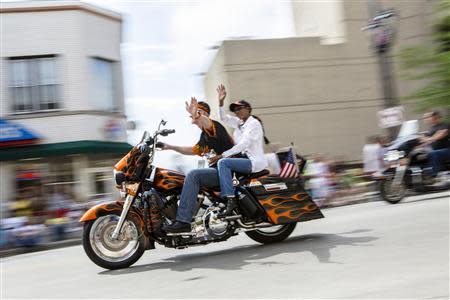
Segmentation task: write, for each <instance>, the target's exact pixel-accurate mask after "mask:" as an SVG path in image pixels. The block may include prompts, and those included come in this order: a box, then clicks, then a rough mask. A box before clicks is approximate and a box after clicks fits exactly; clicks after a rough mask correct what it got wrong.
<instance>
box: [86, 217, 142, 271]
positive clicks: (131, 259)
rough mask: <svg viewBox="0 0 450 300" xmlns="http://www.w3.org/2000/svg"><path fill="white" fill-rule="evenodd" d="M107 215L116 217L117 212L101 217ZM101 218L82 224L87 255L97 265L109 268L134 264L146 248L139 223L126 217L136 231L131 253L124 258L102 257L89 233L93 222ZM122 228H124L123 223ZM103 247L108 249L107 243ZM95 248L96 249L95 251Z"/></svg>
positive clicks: (113, 268)
mask: <svg viewBox="0 0 450 300" xmlns="http://www.w3.org/2000/svg"><path fill="white" fill-rule="evenodd" d="M107 217H116V218H118V217H119V216H118V215H117V214H112V215H107V216H103V217H101V218H107ZM101 218H98V219H95V220H92V221H88V222H86V223H85V224H84V230H83V248H84V251H85V252H86V254H87V256H88V257H89V258H90V259H91V260H92V261H93V262H94V263H95V264H96V265H98V266H99V267H102V268H105V269H109V270H116V269H123V268H128V267H129V266H131V265H132V264H134V263H135V262H136V261H137V260H138V259H139V258H141V256H142V254H144V251H145V249H146V248H147V247H146V244H147V237H146V236H145V235H144V234H143V232H142V230H141V229H140V227H139V223H138V222H137V221H136V220H135V219H134V218H132V217H127V220H126V222H130V223H128V224H134V228H135V229H136V231H137V238H136V239H135V242H136V243H137V245H135V246H134V248H133V249H132V253H131V255H129V256H128V257H126V258H124V259H120V258H118V259H116V260H114V259H105V258H102V257H101V256H100V255H99V254H98V253H97V252H98V251H100V250H98V249H97V248H96V246H93V244H92V243H94V242H93V241H92V239H91V233H92V229H93V226H94V224H96V222H99V220H101ZM108 226H112V225H109V224H108ZM123 228H125V223H124V225H123ZM94 230H95V229H94ZM122 230H123V229H122ZM91 241H92V243H91ZM110 242H111V240H110ZM94 247H95V248H94ZM103 247H104V248H105V249H106V250H108V251H109V249H107V247H108V246H107V245H106V246H105V244H103ZM95 249H97V252H96V250H95ZM111 252H113V251H111Z"/></svg>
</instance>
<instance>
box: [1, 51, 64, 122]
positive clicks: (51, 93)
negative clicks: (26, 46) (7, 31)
mask: <svg viewBox="0 0 450 300" xmlns="http://www.w3.org/2000/svg"><path fill="white" fill-rule="evenodd" d="M9 65H10V82H9V91H10V95H11V100H12V110H13V112H16V113H21V112H38V111H49V110H55V109H60V103H59V94H58V90H59V82H58V76H57V72H56V56H54V55H50V56H40V57H36V56H33V57H12V58H10V59H9Z"/></svg>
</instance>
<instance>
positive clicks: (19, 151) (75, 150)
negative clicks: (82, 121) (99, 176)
mask: <svg viewBox="0 0 450 300" xmlns="http://www.w3.org/2000/svg"><path fill="white" fill-rule="evenodd" d="M131 148H132V146H131V145H130V144H128V143H118V142H101V141H77V142H66V143H55V144H40V145H31V146H20V147H5V148H0V161H5V160H18V159H25V158H40V157H51V156H61V155H70V154H89V153H90V154H101V153H113V154H122V155H125V154H126V153H127V152H128V151H130V150H131Z"/></svg>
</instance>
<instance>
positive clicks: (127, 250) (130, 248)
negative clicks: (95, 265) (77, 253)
mask: <svg viewBox="0 0 450 300" xmlns="http://www.w3.org/2000/svg"><path fill="white" fill-rule="evenodd" d="M118 221H119V216H117V215H108V216H104V217H100V218H98V219H96V220H95V222H94V223H93V224H92V228H91V231H90V234H89V242H90V244H91V247H92V250H93V251H94V253H95V254H96V255H97V256H98V257H100V258H101V259H103V260H105V261H108V262H121V261H124V260H127V259H128V258H130V257H131V256H132V255H133V254H134V253H136V251H137V250H138V248H139V233H138V229H137V228H136V225H135V224H134V222H131V221H129V220H125V222H124V224H123V227H122V230H121V233H120V235H119V237H118V238H117V239H113V238H112V233H113V232H114V229H115V228H116V225H117V223H118Z"/></svg>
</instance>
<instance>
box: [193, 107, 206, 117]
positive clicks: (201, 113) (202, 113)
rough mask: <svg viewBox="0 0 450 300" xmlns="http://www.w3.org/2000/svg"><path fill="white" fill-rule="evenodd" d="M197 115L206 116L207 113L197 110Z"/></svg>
mask: <svg viewBox="0 0 450 300" xmlns="http://www.w3.org/2000/svg"><path fill="white" fill-rule="evenodd" d="M197 114H200V115H207V113H206V112H205V111H204V110H201V109H198V110H197ZM189 118H191V119H193V117H192V116H189Z"/></svg>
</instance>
